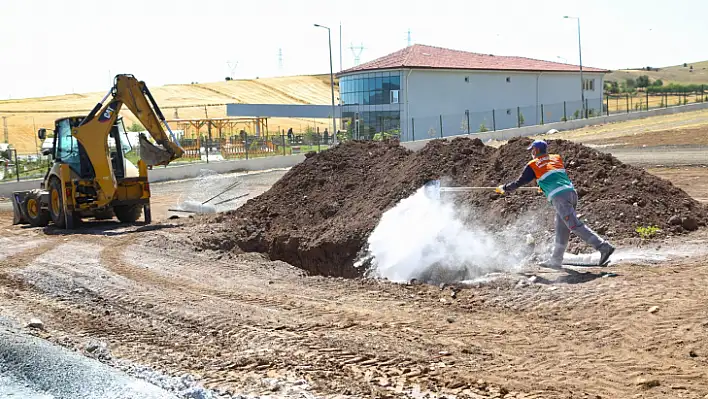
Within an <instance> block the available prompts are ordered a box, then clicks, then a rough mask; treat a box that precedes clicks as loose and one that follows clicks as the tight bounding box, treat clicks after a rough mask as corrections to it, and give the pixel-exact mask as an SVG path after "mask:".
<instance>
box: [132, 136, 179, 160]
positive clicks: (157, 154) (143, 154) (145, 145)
mask: <svg viewBox="0 0 708 399" xmlns="http://www.w3.org/2000/svg"><path fill="white" fill-rule="evenodd" d="M138 137H139V140H140V159H142V160H143V161H144V162H145V164H146V165H148V166H155V165H167V164H168V163H169V162H170V160H171V159H172V156H171V154H170V153H169V152H168V151H167V150H164V149H162V148H160V147H158V146H156V145H154V144H152V143H151V142H150V141H149V140H148V139H147V137H145V135H144V134H140V135H139V136H138Z"/></svg>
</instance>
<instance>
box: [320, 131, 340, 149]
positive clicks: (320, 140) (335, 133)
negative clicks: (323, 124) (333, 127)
mask: <svg viewBox="0 0 708 399" xmlns="http://www.w3.org/2000/svg"><path fill="white" fill-rule="evenodd" d="M335 134H336V133H335ZM320 141H321V140H320V127H319V126H317V152H320V151H321V150H320Z"/></svg>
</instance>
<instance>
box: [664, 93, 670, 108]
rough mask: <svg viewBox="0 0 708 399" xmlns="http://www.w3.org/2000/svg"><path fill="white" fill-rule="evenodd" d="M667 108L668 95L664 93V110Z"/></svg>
mask: <svg viewBox="0 0 708 399" xmlns="http://www.w3.org/2000/svg"><path fill="white" fill-rule="evenodd" d="M668 106H669V93H668V92H664V108H667V107H668Z"/></svg>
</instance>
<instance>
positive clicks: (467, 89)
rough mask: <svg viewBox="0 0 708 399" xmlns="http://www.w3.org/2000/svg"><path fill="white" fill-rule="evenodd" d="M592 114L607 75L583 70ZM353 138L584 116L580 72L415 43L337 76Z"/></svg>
mask: <svg viewBox="0 0 708 399" xmlns="http://www.w3.org/2000/svg"><path fill="white" fill-rule="evenodd" d="M582 72H583V83H582V87H584V93H583V94H584V95H585V99H586V109H587V110H588V112H589V113H591V114H595V113H599V112H602V88H603V77H604V74H605V73H608V72H609V71H608V70H605V69H599V68H588V67H583V70H582ZM337 76H338V77H339V93H340V102H341V106H342V107H341V110H342V126H343V129H346V130H347V131H348V132H349V133H350V134H351V135H352V137H353V138H360V139H366V138H373V136H374V135H375V134H376V133H381V132H390V133H398V134H400V136H401V140H405V141H408V140H415V139H423V138H430V137H445V136H452V135H458V134H465V133H474V132H478V131H484V130H493V129H495V130H501V129H507V128H512V127H518V126H519V125H522V126H523V125H534V124H539V123H542V122H543V123H550V122H558V121H561V120H564V118H565V119H566V120H567V119H576V118H578V117H580V116H581V112H582V111H581V110H582V106H581V104H582V102H581V101H580V99H581V92H580V88H581V80H580V68H579V67H578V66H577V65H570V64H563V63H558V62H550V61H543V60H536V59H531V58H525V57H510V56H498V55H491V54H478V53H472V52H467V51H458V50H450V49H445V48H440V47H433V46H425V45H420V44H416V45H413V46H410V47H406V48H404V49H402V50H399V51H396V52H394V53H391V54H389V55H386V56H384V57H381V58H378V59H375V60H373V61H369V62H366V63H364V64H361V65H358V66H355V67H353V68H350V69H347V70H344V71H342V72H340V73H339V74H337Z"/></svg>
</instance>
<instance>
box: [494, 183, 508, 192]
mask: <svg viewBox="0 0 708 399" xmlns="http://www.w3.org/2000/svg"><path fill="white" fill-rule="evenodd" d="M494 192H495V193H497V194H501V195H504V193H506V190H504V185H503V184H502V185H501V186H499V187H497V188H495V189H494Z"/></svg>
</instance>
